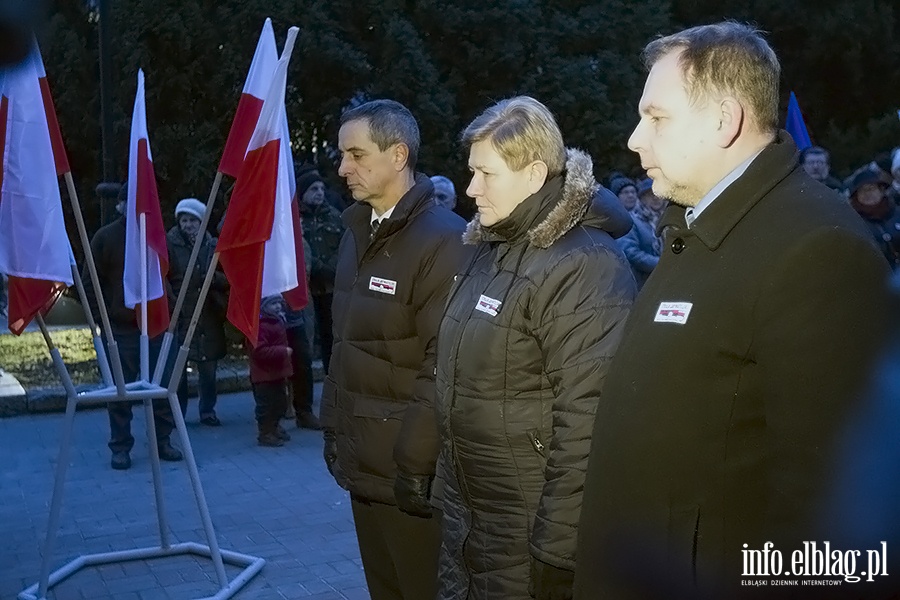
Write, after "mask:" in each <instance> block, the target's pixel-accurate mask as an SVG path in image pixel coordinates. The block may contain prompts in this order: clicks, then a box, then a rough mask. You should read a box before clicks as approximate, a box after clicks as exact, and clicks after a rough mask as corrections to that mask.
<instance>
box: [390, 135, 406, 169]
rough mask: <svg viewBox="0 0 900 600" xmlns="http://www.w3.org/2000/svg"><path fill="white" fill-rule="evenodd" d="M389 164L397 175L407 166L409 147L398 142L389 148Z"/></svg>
mask: <svg viewBox="0 0 900 600" xmlns="http://www.w3.org/2000/svg"><path fill="white" fill-rule="evenodd" d="M391 162H392V163H393V165H394V170H395V171H397V172H398V173H399V172H400V171H402V170H403V169H405V168H406V166H407V165H408V164H409V146H407V145H406V144H404V143H402V142H400V143H397V144H394V145H393V146H392V147H391Z"/></svg>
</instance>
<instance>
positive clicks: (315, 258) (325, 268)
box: [297, 171, 344, 373]
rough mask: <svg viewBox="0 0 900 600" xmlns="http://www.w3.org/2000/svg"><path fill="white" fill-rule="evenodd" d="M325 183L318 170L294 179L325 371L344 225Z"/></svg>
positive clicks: (330, 338) (329, 360)
mask: <svg viewBox="0 0 900 600" xmlns="http://www.w3.org/2000/svg"><path fill="white" fill-rule="evenodd" d="M325 192H326V190H325V182H324V181H323V180H322V177H321V176H320V175H319V172H318V171H307V172H305V173H303V174H302V175H301V176H300V177H298V178H297V197H298V198H300V213H301V215H302V217H303V238H304V239H305V240H306V241H307V242H309V249H310V252H311V254H310V256H309V257H307V261H308V262H309V295H310V299H311V300H312V303H313V307H314V309H315V319H316V331H317V333H318V334H319V342H320V343H321V345H322V366H323V367H324V369H325V372H326V373H327V372H328V367H329V365H330V363H331V347H332V344H333V341H334V340H333V339H332V337H331V333H332V327H333V325H332V319H331V304H332V301H333V295H334V274H335V269H336V268H337V259H338V248H339V247H340V244H341V236H342V235H343V233H344V225H343V223H341V213H339V212H338V210H337V209H336V208H335V207H334V206H332V205H331V203H330V202H327V201H326V200H325Z"/></svg>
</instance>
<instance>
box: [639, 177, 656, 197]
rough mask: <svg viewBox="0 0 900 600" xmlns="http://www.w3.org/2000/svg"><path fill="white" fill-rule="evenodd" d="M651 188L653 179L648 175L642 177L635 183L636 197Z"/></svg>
mask: <svg viewBox="0 0 900 600" xmlns="http://www.w3.org/2000/svg"><path fill="white" fill-rule="evenodd" d="M652 189H653V180H652V179H650V178H649V177H644V178H643V179H641V180H640V181H639V182H638V184H637V193H638V197H640V196H643V195H644V194H646V193H647V192H649V191H651V190H652Z"/></svg>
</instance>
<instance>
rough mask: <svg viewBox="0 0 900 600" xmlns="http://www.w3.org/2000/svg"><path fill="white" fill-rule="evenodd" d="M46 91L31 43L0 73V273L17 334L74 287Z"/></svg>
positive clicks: (59, 158) (61, 163)
mask: <svg viewBox="0 0 900 600" xmlns="http://www.w3.org/2000/svg"><path fill="white" fill-rule="evenodd" d="M49 93H50V92H49V87H48V86H47V84H46V75H45V73H44V66H43V62H42V61H41V56H40V51H39V50H38V47H37V44H36V43H35V44H34V47H33V49H32V52H31V55H30V56H29V58H28V59H27V60H25V61H23V62H22V64H20V65H19V66H18V67H15V68H12V69H8V70H6V71H5V72H4V73H3V74H2V75H0V159H2V160H0V272H4V273H6V274H7V275H8V276H9V290H8V292H9V306H8V315H9V317H8V322H9V329H10V331H12V332H13V333H15V334H16V335H18V334H20V333H22V331H23V330H24V329H25V327H26V326H27V325H28V324H29V323H30V322H31V321H32V319H34V317H35V316H36V315H37V314H38V313H41V314H46V312H47V311H48V310H49V309H50V308H51V307H52V306H53V303H54V302H55V301H56V299H57V298H58V297H59V295H60V294H61V293H62V292H63V290H65V288H66V287H67V286H70V285H72V283H73V281H72V267H71V264H72V248H71V246H70V245H69V238H68V237H67V235H66V227H65V222H64V219H63V210H62V203H61V201H60V195H59V182H58V180H57V172H65V171H68V162H67V161H66V157H65V150H64V149H63V146H62V141H61V139H59V126H58V125H57V122H56V114H55V113H54V112H53V108H52V107H53V102H52V100H50V99H49ZM45 107H46V108H45ZM54 136H56V140H57V141H55V142H54ZM55 150H56V151H57V152H54V151H55ZM63 167H64V170H63V171H59V169H60V168H63Z"/></svg>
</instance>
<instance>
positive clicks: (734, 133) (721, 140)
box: [716, 96, 747, 148]
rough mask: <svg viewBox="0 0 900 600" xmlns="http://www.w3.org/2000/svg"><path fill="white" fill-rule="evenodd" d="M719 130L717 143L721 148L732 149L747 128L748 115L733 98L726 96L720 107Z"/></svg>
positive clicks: (720, 102)
mask: <svg viewBox="0 0 900 600" xmlns="http://www.w3.org/2000/svg"><path fill="white" fill-rule="evenodd" d="M718 111H719V114H718V117H719V128H718V130H717V132H716V142H717V143H718V145H719V147H721V148H728V147H730V146H731V145H732V144H733V143H734V142H735V140H737V139H738V137H739V136H740V135H741V132H742V131H743V130H744V127H746V118H747V114H746V112H745V111H744V106H743V105H742V104H741V103H740V101H738V99H737V98H735V97H733V96H725V97H724V98H722V100H720V101H719V106H718Z"/></svg>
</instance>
